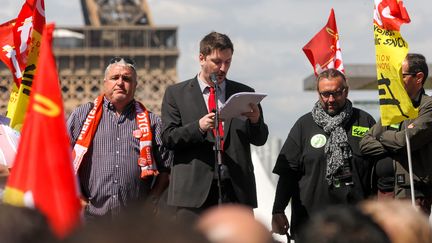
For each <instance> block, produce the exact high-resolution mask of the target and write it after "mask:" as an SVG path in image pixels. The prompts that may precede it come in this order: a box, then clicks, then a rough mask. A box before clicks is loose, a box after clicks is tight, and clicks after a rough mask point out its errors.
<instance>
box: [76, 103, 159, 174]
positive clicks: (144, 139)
mask: <svg viewBox="0 0 432 243" xmlns="http://www.w3.org/2000/svg"><path fill="white" fill-rule="evenodd" d="M103 98H104V96H103V95H100V96H98V97H97V98H96V99H95V101H94V106H93V109H91V111H90V112H89V114H88V115H87V118H86V120H85V122H84V125H83V127H82V128H81V132H80V134H79V136H78V139H77V141H76V143H75V146H74V149H73V152H72V158H73V166H74V171H75V174H76V173H77V172H78V170H79V167H80V165H81V162H82V160H83V158H84V155H85V154H86V153H87V150H88V148H89V146H90V144H91V142H92V141H93V137H94V135H95V133H96V130H97V127H98V125H99V121H100V119H101V117H102V103H103ZM135 110H136V118H135V120H136V122H137V125H138V129H139V130H136V131H133V136H134V137H136V138H139V140H140V141H139V142H140V143H139V144H140V157H139V158H138V165H139V167H140V168H141V178H145V177H147V176H155V175H157V174H159V172H158V171H157V168H156V163H154V158H153V154H152V138H153V134H152V132H151V126H150V117H149V114H148V111H147V109H146V108H145V107H144V105H143V104H141V103H140V102H138V101H135Z"/></svg>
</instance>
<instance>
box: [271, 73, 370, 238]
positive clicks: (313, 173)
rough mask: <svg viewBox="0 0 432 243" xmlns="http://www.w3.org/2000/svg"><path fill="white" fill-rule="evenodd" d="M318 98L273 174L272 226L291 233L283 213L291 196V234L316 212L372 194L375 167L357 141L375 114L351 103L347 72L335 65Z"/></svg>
mask: <svg viewBox="0 0 432 243" xmlns="http://www.w3.org/2000/svg"><path fill="white" fill-rule="evenodd" d="M317 91H318V92H317V94H318V101H317V102H316V103H315V105H314V107H313V109H312V111H311V112H309V113H307V114H305V115H303V116H302V117H300V119H298V120H297V122H296V123H295V124H294V126H293V127H292V128H291V131H290V133H289V135H288V138H287V139H286V141H285V144H284V145H283V147H282V149H281V151H280V154H279V156H278V159H277V161H276V164H275V167H274V169H273V173H275V174H278V175H279V181H278V184H277V188H276V195H275V201H274V204H273V212H272V213H273V218H272V230H273V232H275V233H278V234H287V233H288V229H289V228H290V224H289V222H288V219H287V217H286V215H285V213H284V211H285V208H286V207H287V205H288V202H289V201H290V200H291V234H292V235H293V237H294V238H296V235H297V234H298V230H299V227H301V225H302V224H304V223H305V222H306V221H307V219H308V218H309V216H310V215H311V214H312V213H315V212H317V211H320V210H322V209H324V208H325V207H326V206H328V205H333V204H354V203H356V202H359V201H361V200H363V199H365V198H366V197H367V196H368V195H369V194H370V190H369V189H370V183H369V182H370V174H371V165H370V164H369V163H368V162H367V161H365V160H364V159H362V157H361V156H360V150H359V147H358V143H359V141H360V139H361V138H362V137H363V135H364V134H365V133H366V131H367V130H368V129H369V128H370V127H371V126H372V125H374V124H375V120H374V119H373V118H372V116H371V115H369V114H368V113H366V112H365V111H362V110H360V109H357V108H354V107H352V103H351V101H350V100H349V99H348V98H347V97H348V91H349V88H348V85H347V81H346V79H345V76H344V74H343V73H341V72H340V71H338V70H336V69H329V70H326V71H323V72H321V73H320V74H319V75H318V77H317Z"/></svg>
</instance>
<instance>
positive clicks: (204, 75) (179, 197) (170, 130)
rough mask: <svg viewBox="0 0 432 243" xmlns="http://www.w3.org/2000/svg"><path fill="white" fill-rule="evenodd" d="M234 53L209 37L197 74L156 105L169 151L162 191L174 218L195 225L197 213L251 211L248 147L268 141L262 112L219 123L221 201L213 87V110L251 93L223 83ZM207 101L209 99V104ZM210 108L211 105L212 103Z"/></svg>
mask: <svg viewBox="0 0 432 243" xmlns="http://www.w3.org/2000/svg"><path fill="white" fill-rule="evenodd" d="M233 52H234V47H233V44H232V43H231V40H230V39H229V38H228V36H226V35H224V34H220V33H217V32H211V33H210V34H208V35H206V36H205V37H204V38H203V39H202V40H201V42H200V53H199V62H200V65H201V71H200V72H199V74H198V75H197V76H196V77H194V78H192V79H190V80H186V81H184V82H181V83H178V84H175V85H172V86H170V87H168V88H167V90H166V91H165V96H164V99H163V102H162V121H163V131H162V139H163V141H164V143H165V144H166V145H167V146H168V147H169V148H170V149H172V150H173V151H174V163H173V166H172V169H171V177H170V184H169V187H168V204H169V205H172V206H176V207H177V211H176V216H177V217H178V218H181V219H183V220H190V221H195V220H196V219H197V217H198V216H199V215H200V214H201V212H202V211H203V210H205V209H207V208H209V207H211V206H214V205H216V204H218V200H219V199H221V200H222V202H223V203H232V202H234V203H240V204H244V205H247V206H249V207H250V208H254V207H257V198H256V185H255V176H254V168H253V164H252V159H251V151H250V145H251V144H253V145H256V146H260V145H263V144H264V143H265V142H266V140H267V136H268V128H267V125H266V124H265V123H264V118H263V114H262V109H261V107H260V106H259V105H256V104H251V105H250V112H246V113H244V114H243V115H244V116H245V117H246V118H247V119H240V118H232V119H228V120H225V121H224V122H223V123H220V126H221V127H223V130H222V131H221V130H219V132H220V134H223V136H222V138H223V139H222V166H221V167H220V168H221V172H222V173H221V188H220V189H221V193H222V194H221V195H220V196H221V197H220V198H219V190H218V189H219V187H218V184H217V180H216V178H217V169H215V167H216V166H215V152H214V150H213V147H214V145H215V136H214V129H213V128H214V126H215V121H214V117H215V111H214V110H213V108H212V107H211V106H212V105H210V103H211V102H212V101H214V98H212V92H213V91H214V83H213V81H212V80H211V78H210V76H211V75H212V74H215V75H216V79H217V83H218V84H219V90H218V92H219V93H220V95H219V97H218V102H219V107H220V106H221V105H222V104H223V103H224V102H225V101H226V100H227V99H228V98H229V97H230V96H232V95H233V94H235V93H238V92H253V91H254V90H253V89H252V88H250V87H248V86H246V85H244V84H241V83H238V82H235V81H231V80H228V79H227V78H226V75H227V72H228V70H229V67H230V65H231V60H232V55H233ZM209 98H210V99H209ZM214 103H215V102H214Z"/></svg>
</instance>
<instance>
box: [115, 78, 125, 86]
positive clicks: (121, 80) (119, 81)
mask: <svg viewBox="0 0 432 243" xmlns="http://www.w3.org/2000/svg"><path fill="white" fill-rule="evenodd" d="M123 83H124V79H123V78H122V77H119V78H118V79H117V80H116V84H117V85H121V84H123Z"/></svg>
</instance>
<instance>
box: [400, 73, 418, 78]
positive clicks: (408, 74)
mask: <svg viewBox="0 0 432 243" xmlns="http://www.w3.org/2000/svg"><path fill="white" fill-rule="evenodd" d="M416 74H417V73H402V77H404V78H405V77H406V76H413V75H416Z"/></svg>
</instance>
